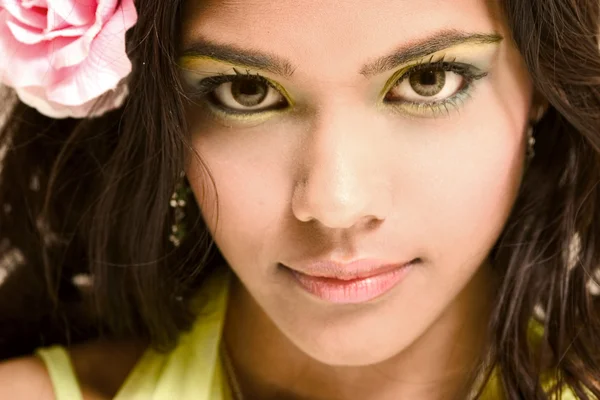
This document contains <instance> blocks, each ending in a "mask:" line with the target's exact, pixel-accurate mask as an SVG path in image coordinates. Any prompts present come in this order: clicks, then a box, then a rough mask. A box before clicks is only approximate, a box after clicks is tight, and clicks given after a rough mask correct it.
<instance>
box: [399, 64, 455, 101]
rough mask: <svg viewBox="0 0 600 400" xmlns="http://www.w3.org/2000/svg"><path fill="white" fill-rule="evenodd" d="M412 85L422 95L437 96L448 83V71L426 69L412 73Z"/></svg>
mask: <svg viewBox="0 0 600 400" xmlns="http://www.w3.org/2000/svg"><path fill="white" fill-rule="evenodd" d="M408 81H409V83H410V87H411V88H412V89H413V90H414V91H415V93H417V94H418V95H420V96H426V97H429V96H435V95H436V94H438V93H439V92H441V91H442V89H443V88H444V85H445V84H446V71H440V70H434V69H426V70H422V71H417V72H415V73H412V74H410V77H409V78H408Z"/></svg>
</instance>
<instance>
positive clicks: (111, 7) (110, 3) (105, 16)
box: [96, 0, 123, 25]
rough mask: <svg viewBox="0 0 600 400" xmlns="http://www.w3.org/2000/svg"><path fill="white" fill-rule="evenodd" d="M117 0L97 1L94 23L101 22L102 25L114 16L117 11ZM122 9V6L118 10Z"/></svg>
mask: <svg viewBox="0 0 600 400" xmlns="http://www.w3.org/2000/svg"><path fill="white" fill-rule="evenodd" d="M118 4H119V1H118V0H99V1H98V7H97V8H96V21H101V22H102V24H103V25H104V23H106V22H107V21H108V20H109V19H110V18H112V17H113V15H115V13H116V12H118V10H117V5H118ZM121 8H123V4H121V6H120V7H119V9H121Z"/></svg>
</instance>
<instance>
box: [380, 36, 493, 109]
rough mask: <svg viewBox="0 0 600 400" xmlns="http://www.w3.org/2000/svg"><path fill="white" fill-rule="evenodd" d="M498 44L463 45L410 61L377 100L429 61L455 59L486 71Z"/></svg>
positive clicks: (399, 70)
mask: <svg viewBox="0 0 600 400" xmlns="http://www.w3.org/2000/svg"><path fill="white" fill-rule="evenodd" d="M500 43H501V42H500V41H498V42H493V43H463V44H459V45H456V46H453V47H449V48H447V49H444V50H440V51H438V52H436V53H433V54H429V55H427V56H424V57H421V58H418V59H415V60H413V61H410V62H408V63H406V64H404V65H402V66H400V68H399V69H398V70H397V71H396V72H394V74H393V75H392V76H391V77H390V78H389V79H388V80H387V81H386V83H385V85H384V86H383V89H382V90H381V92H380V93H379V98H380V99H383V98H384V97H385V95H386V93H387V92H388V91H389V90H390V89H391V88H392V87H393V86H394V84H395V83H396V82H397V81H398V79H399V78H400V77H401V76H403V75H404V74H405V73H406V72H408V71H409V70H410V69H411V68H413V67H415V66H417V65H420V64H427V63H428V62H429V61H430V60H431V62H436V61H438V60H440V59H441V58H442V57H444V60H445V61H448V62H450V61H452V60H454V59H456V61H457V62H461V63H465V64H473V65H474V66H476V67H477V66H478V65H479V69H487V68H488V67H489V64H490V63H491V61H492V58H493V57H494V55H495V54H496V52H497V50H498V48H499V45H500Z"/></svg>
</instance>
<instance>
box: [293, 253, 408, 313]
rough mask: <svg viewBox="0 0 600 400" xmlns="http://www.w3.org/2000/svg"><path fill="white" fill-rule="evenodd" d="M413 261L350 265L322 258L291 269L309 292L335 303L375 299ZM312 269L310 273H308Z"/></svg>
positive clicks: (372, 262) (402, 273)
mask: <svg viewBox="0 0 600 400" xmlns="http://www.w3.org/2000/svg"><path fill="white" fill-rule="evenodd" d="M411 265H412V262H408V263H397V264H382V263H381V262H377V260H359V261H356V262H352V263H350V264H339V263H335V262H331V261H319V262H316V263H311V264H309V265H306V266H304V267H303V268H302V272H300V271H299V270H296V269H290V271H291V272H292V275H293V276H294V278H295V280H296V282H298V283H299V284H300V286H301V287H302V288H303V289H304V290H306V291H307V292H309V293H311V294H313V295H315V296H317V297H319V298H321V299H322V300H325V301H328V302H331V303H336V304H355V303H363V302H366V301H369V300H373V299H375V298H377V297H379V296H381V295H383V294H384V293H386V292H388V291H389V290H391V289H392V288H393V287H394V286H396V284H398V283H399V282H400V281H401V280H402V278H403V277H404V276H405V275H406V273H407V272H408V271H409V270H410V267H411ZM309 271H310V272H309Z"/></svg>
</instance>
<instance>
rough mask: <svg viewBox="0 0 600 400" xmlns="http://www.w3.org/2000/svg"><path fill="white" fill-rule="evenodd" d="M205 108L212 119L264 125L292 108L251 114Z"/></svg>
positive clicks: (210, 107) (207, 106)
mask: <svg viewBox="0 0 600 400" xmlns="http://www.w3.org/2000/svg"><path fill="white" fill-rule="evenodd" d="M204 107H206V111H207V112H208V113H209V114H210V115H211V117H212V118H215V119H218V120H220V121H235V122H238V123H241V124H249V123H262V122H264V121H267V120H269V119H271V118H273V117H275V116H280V115H282V114H285V113H289V112H291V108H290V107H288V108H286V109H284V110H268V111H260V112H251V113H230V112H227V111H223V110H221V109H219V108H218V107H216V106H213V105H210V104H207V105H205V106H204Z"/></svg>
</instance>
